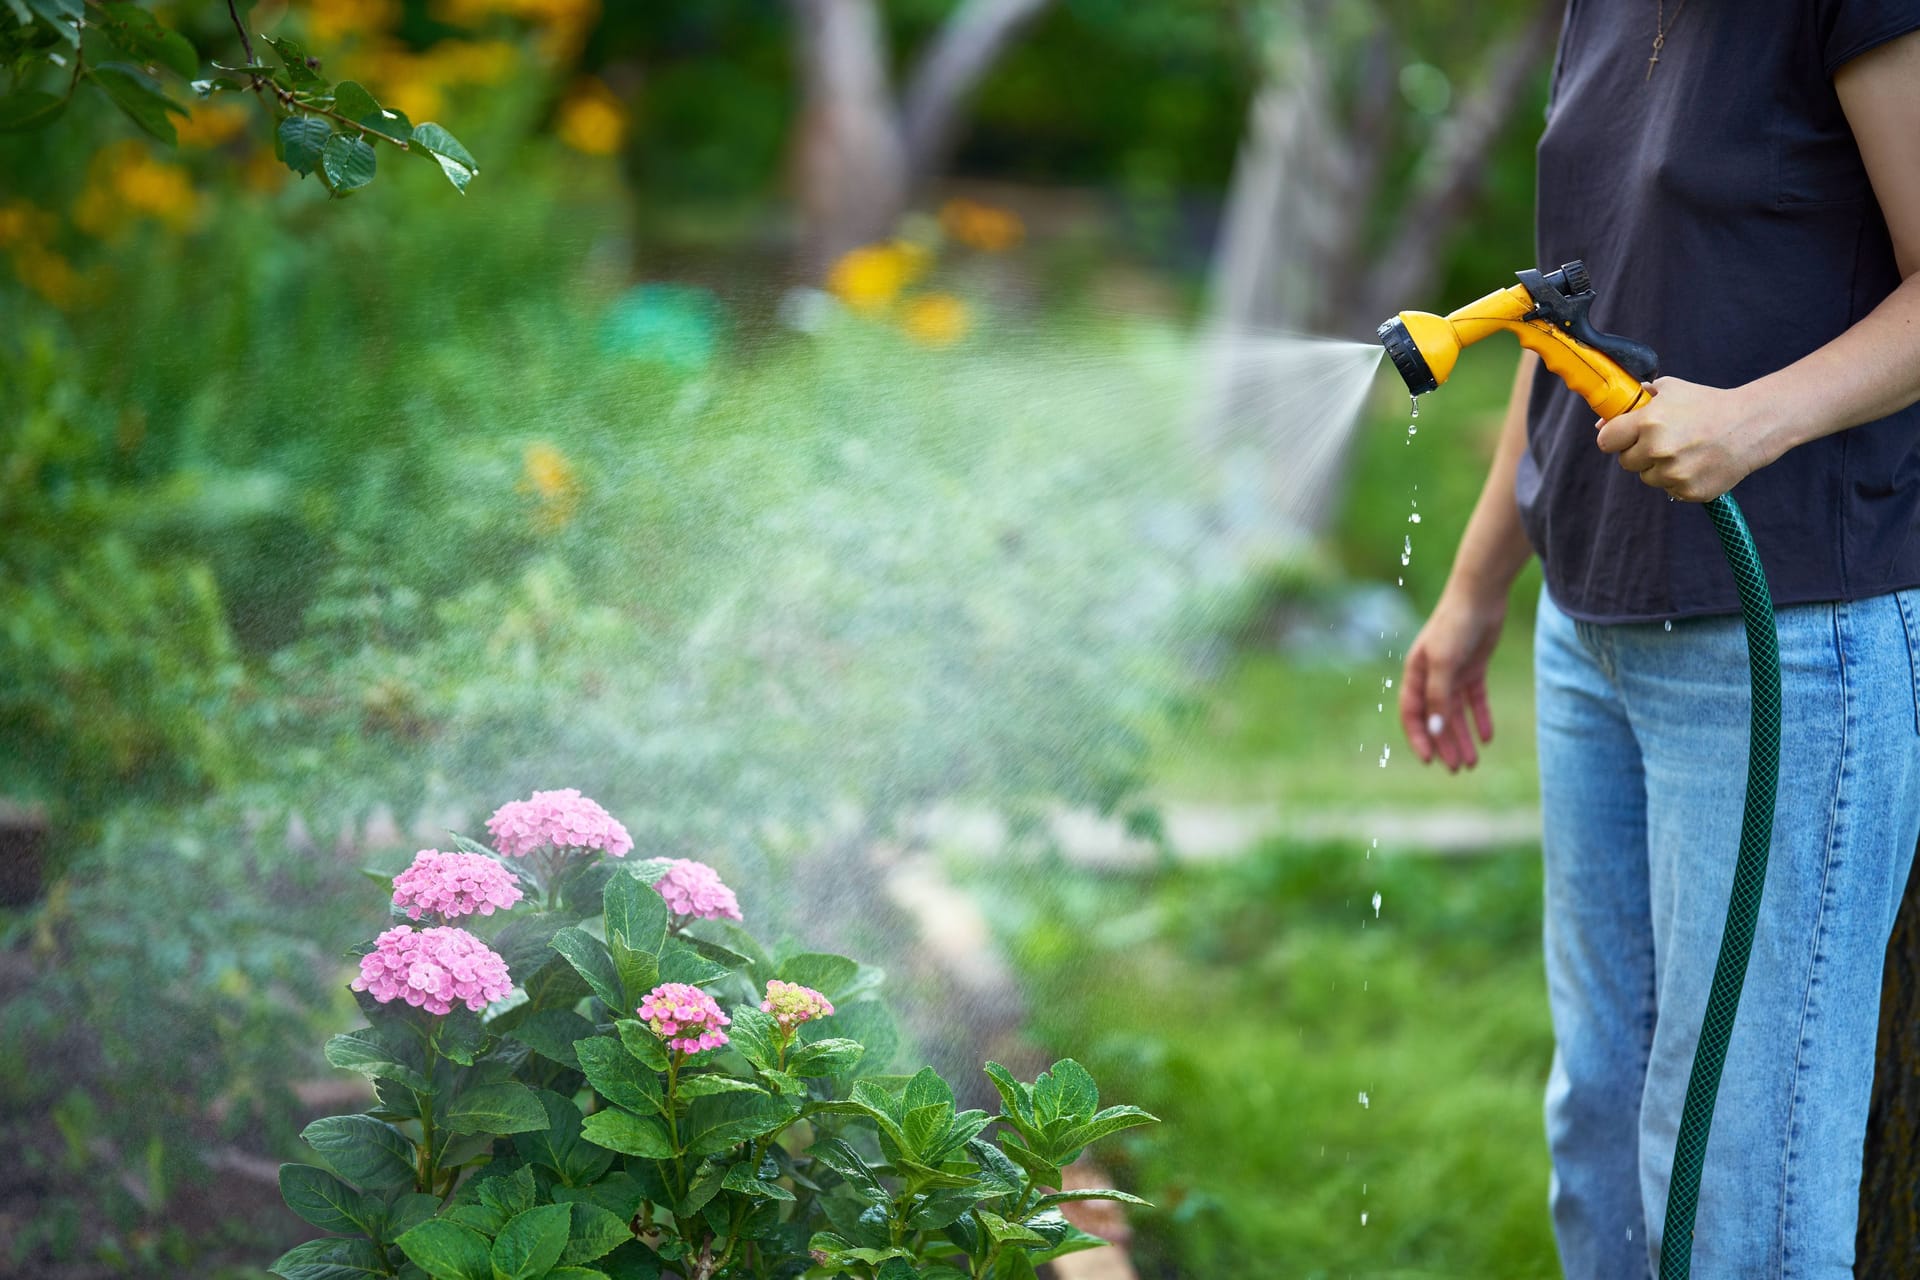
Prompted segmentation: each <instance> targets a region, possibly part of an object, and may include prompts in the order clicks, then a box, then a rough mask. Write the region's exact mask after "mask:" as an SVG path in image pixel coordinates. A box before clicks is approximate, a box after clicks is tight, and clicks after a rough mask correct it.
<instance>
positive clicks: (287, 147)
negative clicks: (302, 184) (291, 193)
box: [276, 116, 333, 178]
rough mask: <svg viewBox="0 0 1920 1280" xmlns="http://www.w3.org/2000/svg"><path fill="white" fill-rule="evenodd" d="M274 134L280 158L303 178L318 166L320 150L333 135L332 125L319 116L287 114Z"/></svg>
mask: <svg viewBox="0 0 1920 1280" xmlns="http://www.w3.org/2000/svg"><path fill="white" fill-rule="evenodd" d="M276 136H277V137H278V138H279V140H280V158H281V159H282V160H284V161H286V164H287V168H289V169H291V170H293V171H294V172H295V173H297V174H299V175H300V176H301V177H303V178H304V177H306V176H307V175H308V174H310V173H312V172H313V171H314V170H315V169H317V168H319V167H320V151H321V148H323V147H325V146H326V145H327V139H328V138H330V137H332V136H333V126H332V125H330V124H328V123H327V122H326V121H325V120H324V119H322V118H321V117H319V116H288V117H287V118H286V119H285V120H282V121H281V122H280V128H279V130H278V131H277V134H276Z"/></svg>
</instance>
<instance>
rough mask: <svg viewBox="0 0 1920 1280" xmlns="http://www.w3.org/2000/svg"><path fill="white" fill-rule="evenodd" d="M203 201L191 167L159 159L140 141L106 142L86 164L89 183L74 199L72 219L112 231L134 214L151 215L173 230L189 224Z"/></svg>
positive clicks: (95, 230)
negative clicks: (191, 172) (107, 144)
mask: <svg viewBox="0 0 1920 1280" xmlns="http://www.w3.org/2000/svg"><path fill="white" fill-rule="evenodd" d="M199 208H200V201H199V197H198V195H197V194H196V193H195V192H194V189H193V182H192V180H191V179H190V178H189V177H188V176H187V171H186V170H185V169H183V168H181V167H180V166H179V165H177V164H167V163H165V162H164V161H161V160H157V159H155V158H154V156H153V154H152V153H151V152H149V151H148V150H147V147H146V144H144V143H141V142H132V141H128V142H122V143H116V144H114V145H112V146H108V147H102V148H101V149H100V150H99V151H98V152H96V153H95V154H94V157H93V161H92V163H91V164H90V165H89V166H88V169H87V185H86V186H85V187H84V188H83V189H82V190H81V192H80V195H79V197H78V198H77V199H76V200H75V201H74V205H73V220H74V223H75V225H77V226H78V227H79V228H80V229H81V230H82V231H85V232H87V233H88V234H89V235H95V236H109V235H112V234H113V233H114V232H116V231H119V230H120V229H121V228H123V227H124V226H126V225H127V224H128V223H129V222H131V221H133V220H134V219H136V218H152V219H154V220H155V221H157V222H160V223H163V224H165V225H166V226H168V227H170V228H172V229H173V230H176V231H179V230H182V229H184V228H185V227H187V226H188V225H190V224H191V223H192V221H193V219H194V215H195V214H196V213H198V212H199Z"/></svg>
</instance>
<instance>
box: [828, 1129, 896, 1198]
mask: <svg viewBox="0 0 1920 1280" xmlns="http://www.w3.org/2000/svg"><path fill="white" fill-rule="evenodd" d="M807 1154H808V1155H809V1156H811V1157H812V1158H813V1159H815V1160H817V1161H819V1162H820V1163H821V1164H823V1165H825V1166H826V1167H827V1168H829V1169H831V1170H833V1171H834V1172H835V1173H837V1174H839V1175H840V1176H841V1177H842V1178H845V1179H846V1180H847V1183H848V1185H849V1186H851V1187H852V1188H853V1190H854V1191H855V1193H856V1194H858V1195H859V1196H860V1197H861V1198H862V1199H864V1200H867V1201H870V1202H871V1203H873V1204H884V1203H886V1202H887V1201H888V1200H890V1199H892V1196H891V1195H890V1194H889V1193H888V1191H887V1189H886V1188H885V1187H883V1186H881V1185H880V1179H879V1177H878V1175H876V1174H875V1173H874V1171H873V1170H872V1169H871V1168H869V1167H868V1165H867V1162H866V1161H865V1160H864V1159H862V1158H861V1155H860V1153H859V1152H858V1151H855V1150H854V1149H853V1148H852V1147H851V1146H849V1145H848V1144H847V1143H846V1142H844V1141H843V1140H841V1139H839V1138H822V1139H821V1140H820V1141H818V1142H815V1143H814V1144H813V1145H812V1146H811V1147H808V1148H807Z"/></svg>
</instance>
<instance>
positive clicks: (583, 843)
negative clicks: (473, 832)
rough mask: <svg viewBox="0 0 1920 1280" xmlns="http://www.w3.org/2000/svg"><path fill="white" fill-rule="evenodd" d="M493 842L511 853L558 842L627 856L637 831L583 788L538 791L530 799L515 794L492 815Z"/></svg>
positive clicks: (517, 854) (515, 854)
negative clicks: (632, 831)
mask: <svg viewBox="0 0 1920 1280" xmlns="http://www.w3.org/2000/svg"><path fill="white" fill-rule="evenodd" d="M487 830H488V831H489V832H491V833H492V835H493V847H494V848H496V849H498V850H499V851H500V852H501V853H504V854H506V855H507V856H508V857H509V858H519V857H524V856H525V855H527V854H529V853H532V852H533V851H534V850H535V849H541V848H545V847H546V846H548V845H553V846H556V847H558V848H562V849H600V850H602V851H604V852H605V853H607V854H608V855H610V856H612V857H615V858H624V857H626V856H627V851H628V850H630V849H632V848H633V837H632V836H630V835H628V834H627V829H626V828H625V827H623V826H621V825H620V824H619V823H618V822H615V821H614V819H613V815H612V814H610V813H608V812H607V811H606V810H605V809H602V808H601V807H600V806H599V805H598V804H597V803H595V802H594V801H592V800H589V799H587V798H586V797H585V796H583V795H581V794H580V792H579V791H578V790H577V789H575V788H573V787H568V788H566V789H565V790H562V791H536V792H534V793H533V795H532V796H530V797H529V798H527V799H525V800H511V801H508V802H507V803H506V804H503V805H501V806H500V807H499V808H498V809H496V810H495V811H494V814H493V816H492V817H491V818H488V819H487Z"/></svg>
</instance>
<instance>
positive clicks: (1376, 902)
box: [1373, 893, 1380, 920]
mask: <svg viewBox="0 0 1920 1280" xmlns="http://www.w3.org/2000/svg"><path fill="white" fill-rule="evenodd" d="M1373 918H1374V919H1375V920H1378V919H1379V918H1380V895H1379V894H1378V893H1375V894H1374V895H1373Z"/></svg>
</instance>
